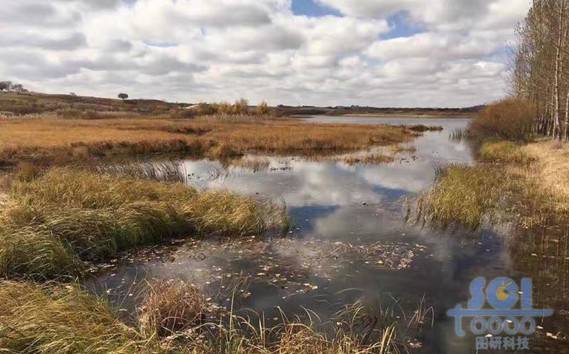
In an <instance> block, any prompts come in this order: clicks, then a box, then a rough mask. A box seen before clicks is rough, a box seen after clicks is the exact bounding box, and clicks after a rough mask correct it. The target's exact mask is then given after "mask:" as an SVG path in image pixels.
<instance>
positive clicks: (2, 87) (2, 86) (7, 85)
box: [0, 81, 12, 91]
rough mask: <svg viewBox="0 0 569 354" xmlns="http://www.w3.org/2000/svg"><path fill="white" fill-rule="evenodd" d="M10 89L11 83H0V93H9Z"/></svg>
mask: <svg viewBox="0 0 569 354" xmlns="http://www.w3.org/2000/svg"><path fill="white" fill-rule="evenodd" d="M11 88H12V82H11V81H0V91H9V90H10V89H11Z"/></svg>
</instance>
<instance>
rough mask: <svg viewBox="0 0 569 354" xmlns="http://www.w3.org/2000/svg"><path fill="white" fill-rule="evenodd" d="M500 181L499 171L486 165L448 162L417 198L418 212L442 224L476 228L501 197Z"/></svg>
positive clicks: (501, 184) (501, 181) (421, 215)
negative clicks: (452, 163)
mask: <svg viewBox="0 0 569 354" xmlns="http://www.w3.org/2000/svg"><path fill="white" fill-rule="evenodd" d="M504 183H505V180H504V177H503V174H502V173H500V172H499V171H498V170H497V169H496V168H493V167H490V166H474V167H470V166H463V165H454V166H449V167H447V168H446V169H445V170H444V171H443V172H442V174H441V176H440V177H439V179H438V181H437V182H436V184H435V186H434V187H433V188H432V189H431V191H429V192H427V193H425V194H423V195H422V196H421V197H420V198H419V200H418V212H417V213H418V216H419V217H420V218H422V219H424V220H426V221H428V222H431V223H433V224H435V225H438V226H441V227H443V228H447V227H450V226H457V225H463V226H465V227H467V228H469V229H477V228H478V227H480V226H481V224H482V223H483V221H484V217H486V216H489V214H490V213H491V212H493V211H494V210H495V209H496V207H497V206H498V203H499V202H500V200H501V198H503V196H504V193H505V192H506V188H505V187H504Z"/></svg>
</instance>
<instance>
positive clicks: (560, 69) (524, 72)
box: [512, 0, 569, 140]
mask: <svg viewBox="0 0 569 354" xmlns="http://www.w3.org/2000/svg"><path fill="white" fill-rule="evenodd" d="M517 33H518V36H519V43H518V46H517V48H516V50H515V55H514V57H513V58H514V61H513V70H512V89H513V91H514V92H513V93H514V95H515V96H517V97H520V98H524V99H525V100H527V101H529V102H530V103H531V104H532V106H533V108H534V109H535V112H536V119H535V120H534V132H535V133H537V134H541V135H546V136H550V137H552V138H553V139H557V140H569V0H533V1H532V6H531V9H530V11H529V13H528V15H527V17H526V18H525V20H524V21H522V22H521V23H520V25H519V26H518V29H517Z"/></svg>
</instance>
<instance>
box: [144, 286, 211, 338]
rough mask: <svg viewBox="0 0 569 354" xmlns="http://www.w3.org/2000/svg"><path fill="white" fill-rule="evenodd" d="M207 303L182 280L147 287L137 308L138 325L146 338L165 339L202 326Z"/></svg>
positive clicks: (198, 292) (197, 291) (195, 290)
mask: <svg viewBox="0 0 569 354" xmlns="http://www.w3.org/2000/svg"><path fill="white" fill-rule="evenodd" d="M208 307H209V305H208V302H207V301H206V299H205V297H204V296H203V295H202V294H201V293H200V291H199V290H198V289H196V288H195V287H194V286H192V285H190V284H187V283H184V282H182V281H173V280H172V281H167V282H156V283H154V284H149V292H148V294H147V295H146V297H145V300H144V302H143V304H142V305H141V307H140V309H139V312H140V313H139V319H138V320H139V323H140V328H141V330H142V332H143V333H144V334H145V335H146V336H147V337H154V336H158V337H167V336H170V335H173V334H175V333H176V332H184V331H186V330H188V329H190V328H194V327H197V326H200V325H202V324H203V323H204V320H205V314H206V313H207V312H208V311H209V310H208Z"/></svg>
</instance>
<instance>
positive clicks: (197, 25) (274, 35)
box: [0, 0, 529, 106]
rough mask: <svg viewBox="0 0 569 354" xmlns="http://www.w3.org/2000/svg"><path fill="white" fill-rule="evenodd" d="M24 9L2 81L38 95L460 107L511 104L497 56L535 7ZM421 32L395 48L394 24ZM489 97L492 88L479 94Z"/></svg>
mask: <svg viewBox="0 0 569 354" xmlns="http://www.w3.org/2000/svg"><path fill="white" fill-rule="evenodd" d="M318 1H319V2H320V3H321V4H323V5H325V6H328V7H330V8H334V9H336V10H338V11H339V12H340V13H341V14H342V15H343V16H341V17H337V16H323V17H307V16H295V15H294V14H293V13H292V10H291V0H210V1H201V0H177V1H164V0H137V1H134V0H103V1H90V0H89V1H88V0H55V1H50V2H46V1H41V0H19V1H11V2H6V4H3V8H2V11H1V12H0V46H1V47H2V49H3V50H2V56H0V74H1V75H2V76H3V77H2V79H8V80H13V81H18V82H22V83H24V84H25V85H26V86H28V87H30V88H32V89H36V90H39V91H49V92H68V91H74V92H77V93H79V94H89V95H104V96H112V97H114V96H115V95H116V92H118V91H125V90H126V91H128V92H129V94H130V95H131V96H132V97H141V96H144V97H155V98H162V99H165V98H166V99H170V100H183V101H190V102H195V101H200V100H208V101H216V100H233V99H236V98H238V97H240V96H245V97H248V98H250V99H251V100H252V101H260V100H263V99H267V100H269V101H270V103H273V104H279V103H285V104H319V105H339V104H346V105H349V104H360V105H374V106H462V105H473V104H478V103H482V102H485V101H488V100H492V99H495V98H497V97H499V96H501V95H502V94H503V89H504V83H503V82H502V81H501V78H502V77H503V76H504V73H505V70H506V65H505V60H504V58H503V57H501V55H500V53H501V52H503V49H504V46H505V45H506V44H507V43H508V42H511V41H513V39H514V29H513V28H514V25H515V24H516V22H518V21H520V20H521V19H522V18H523V16H524V15H525V13H526V12H527V10H528V7H529V1H528V0H515V1H511V0H468V1H466V0H460V1H457V0H452V1H451V0H432V1H428V2H427V1H423V0H397V1H395V0H318ZM394 14H406V16H407V18H408V21H410V23H411V24H413V25H417V26H419V28H422V29H424V31H423V32H422V33H417V34H415V35H411V36H408V37H402V38H393V39H385V38H386V34H387V33H388V32H389V31H393V32H395V33H397V32H398V31H399V30H400V29H399V28H393V24H392V25H391V27H390V25H389V24H388V20H389V19H390V16H392V15H394ZM481 87H482V88H481Z"/></svg>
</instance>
